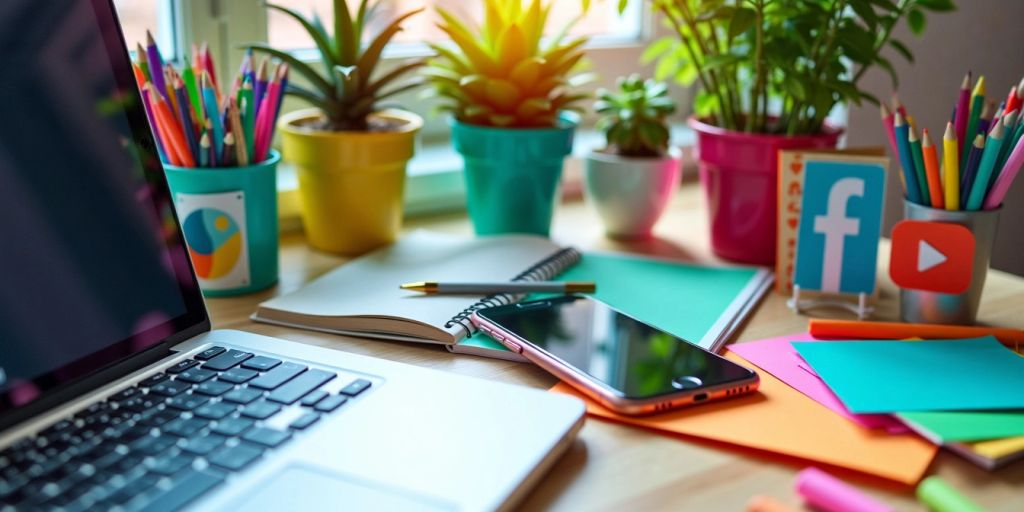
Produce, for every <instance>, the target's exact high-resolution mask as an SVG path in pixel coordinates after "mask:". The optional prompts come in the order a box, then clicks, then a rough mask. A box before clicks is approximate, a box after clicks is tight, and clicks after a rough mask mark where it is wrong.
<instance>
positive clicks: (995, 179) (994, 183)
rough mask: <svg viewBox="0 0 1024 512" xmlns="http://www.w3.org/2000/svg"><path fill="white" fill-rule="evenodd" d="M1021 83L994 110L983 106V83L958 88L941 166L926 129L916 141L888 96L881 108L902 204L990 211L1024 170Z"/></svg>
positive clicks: (966, 81)
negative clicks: (899, 169) (898, 176)
mask: <svg viewBox="0 0 1024 512" xmlns="http://www.w3.org/2000/svg"><path fill="white" fill-rule="evenodd" d="M1022 108H1024V79H1022V80H1021V81H1020V84H1018V85H1016V86H1013V87H1010V93H1009V95H1008V96H1007V97H1006V101H1004V102H1002V103H1001V104H1000V105H999V106H998V107H997V106H996V104H995V102H994V101H986V98H985V77H984V76H982V77H980V78H978V82H977V83H976V84H974V86H973V91H972V86H971V73H970V72H968V73H967V75H966V76H964V80H963V83H962V84H961V85H960V94H959V96H958V97H957V103H956V107H955V108H954V111H953V117H952V119H951V120H950V121H949V122H948V123H946V131H945V134H944V135H943V137H942V153H943V154H942V164H941V169H940V164H939V156H938V149H937V147H936V145H935V143H934V141H933V140H932V137H931V134H929V133H928V129H927V128H925V129H924V130H922V132H921V133H922V135H921V136H920V137H919V136H918V131H917V127H916V126H914V121H913V118H912V117H911V116H909V115H907V110H906V108H904V107H903V105H902V104H900V103H899V99H898V98H897V97H896V96H895V95H893V106H892V108H891V109H890V108H889V107H888V106H887V105H885V104H883V105H882V123H883V124H884V125H885V128H886V131H887V133H888V137H889V144H890V145H891V146H892V151H893V154H895V155H898V156H899V160H900V164H901V166H902V167H903V174H902V176H901V178H902V181H903V186H904V193H905V197H906V198H907V200H909V201H911V202H914V203H917V204H920V205H923V206H930V207H932V208H940V209H946V210H975V211H976V210H983V209H984V210H993V209H996V208H999V206H1000V205H1002V204H1003V199H1004V198H1005V197H1006V192H1007V191H1008V190H1009V189H1010V185H1011V184H1013V180H1014V179H1015V178H1016V177H1017V175H1018V174H1020V171H1021V168H1022V167H1024V119H1022V117H1024V116H1022V115H1021V109H1022Z"/></svg>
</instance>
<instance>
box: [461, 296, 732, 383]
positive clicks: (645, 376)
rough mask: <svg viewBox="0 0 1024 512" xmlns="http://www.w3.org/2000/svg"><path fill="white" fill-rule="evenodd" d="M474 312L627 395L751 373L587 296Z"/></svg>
mask: <svg viewBox="0 0 1024 512" xmlns="http://www.w3.org/2000/svg"><path fill="white" fill-rule="evenodd" d="M479 314H480V315H481V316H483V317H484V318H486V319H487V320H490V321H491V322H493V323H496V324H498V325H500V326H501V327H502V328H503V329H504V330H506V331H508V332H511V333H513V334H515V335H517V336H519V337H520V338H522V339H524V340H526V341H529V342H530V343H532V344H533V345H535V346H537V347H539V348H541V349H543V350H544V351H546V352H548V353H549V354H551V355H553V356H555V357H557V358H559V359H561V360H562V361H564V362H565V363H567V364H569V365H571V366H573V367H575V368H576V369H577V370H579V371H581V372H583V373H586V374H588V375H590V376H591V377H593V378H594V379H596V380H598V381H601V382H603V383H605V384H606V385H608V386H610V387H612V388H614V389H616V390H618V391H619V392H620V393H622V394H623V395H624V396H625V397H627V398H650V397H656V396H659V395H664V394H670V393H676V392H679V391H681V390H687V389H696V388H699V387H707V386H714V385H718V384H726V383H729V382H733V381H740V380H743V379H747V378H750V377H751V375H752V372H751V371H750V370H748V369H746V368H743V367H742V366H739V365H737V364H735V363H733V362H731V361H729V360H727V359H724V358H722V357H719V356H717V355H715V354H712V353H710V352H707V351H705V350H703V349H701V348H700V347H697V346H695V345H692V344H690V343H687V342H686V341H684V340H682V339H680V338H677V337H675V336H673V335H671V334H668V333H666V332H664V331H661V330H658V329H656V328H654V327H651V326H650V325H647V324H645V323H643V322H641V321H639V320H637V319H635V318H633V317H630V316H628V315H625V314H623V313H620V312H618V311H616V310H614V309H612V308H611V307H609V306H608V305H607V304H604V303H603V302H599V301H596V300H593V299H590V298H587V297H578V296H567V297H559V298H555V299H550V300H541V301H531V302H523V303H520V304H513V305H510V306H502V307H497V308H491V309H485V310H483V311H480V312H479Z"/></svg>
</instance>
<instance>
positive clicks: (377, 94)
mask: <svg viewBox="0 0 1024 512" xmlns="http://www.w3.org/2000/svg"><path fill="white" fill-rule="evenodd" d="M267 8H269V9H273V10H275V11H278V12H280V13H282V14H284V15H286V16H287V17H289V18H291V19H292V20H294V21H296V22H298V23H299V24H300V25H302V27H303V28H304V29H305V30H306V32H307V33H308V34H309V36H310V38H312V40H313V42H314V43H316V48H317V51H318V52H319V54H320V61H321V64H322V66H323V71H322V72H318V71H317V70H316V66H315V65H310V64H307V63H305V62H303V61H301V60H299V59H297V58H296V57H295V56H294V55H292V54H291V53H290V52H287V51H283V50H279V49H277V48H273V47H271V46H268V45H266V44H250V45H248V46H249V47H250V48H252V49H253V51H256V52H261V53H265V54H267V55H270V56H272V57H276V58H278V59H280V60H282V61H285V62H287V63H288V64H289V65H290V67H291V69H292V70H293V71H296V72H297V73H299V74H300V75H302V77H303V78H305V79H306V81H308V82H309V86H308V87H307V86H300V85H297V84H294V83H289V84H288V87H287V88H286V89H285V94H287V95H289V96H293V97H296V98H299V99H301V100H303V101H305V102H307V103H309V104H311V105H313V106H314V107H316V108H318V109H319V110H320V111H321V112H322V113H323V119H322V120H321V121H320V123H319V126H315V127H316V128H319V129H323V130H328V131H366V130H368V129H371V128H374V129H380V128H384V129H386V128H388V126H386V125H385V126H371V120H372V117H371V115H372V114H373V113H375V112H376V111H377V109H378V105H379V104H380V102H381V101H382V100H384V99H387V98H391V97H393V96H395V95H397V94H401V93H403V92H406V91H409V90H412V89H415V88H417V87H420V86H421V85H422V84H423V79H422V78H420V77H412V78H408V75H409V74H410V73H412V72H413V71H416V69H417V68H419V67H421V66H422V65H423V64H424V63H423V60H412V61H410V62H407V63H404V64H402V65H400V66H398V67H397V68H395V69H394V70H393V71H390V72H388V73H386V74H384V75H383V76H379V77H376V76H375V75H376V74H377V73H376V71H377V67H378V65H379V64H380V59H381V55H382V53H383V51H384V47H385V46H387V44H388V43H389V42H390V41H391V39H392V38H393V37H394V36H395V35H396V34H398V33H399V32H400V31H401V30H402V23H404V22H405V21H406V20H408V19H409V18H411V17H412V16H415V15H417V14H419V13H421V12H423V9H422V8H420V9H414V10H411V11H408V12H405V13H403V14H400V15H398V16H397V17H395V19H393V20H391V21H390V22H389V23H388V24H387V25H386V26H385V27H384V28H383V29H382V30H381V31H380V32H379V33H377V34H376V35H375V36H374V37H372V38H369V40H368V42H367V43H366V44H364V36H365V35H366V34H365V32H366V27H367V26H368V24H369V23H368V22H369V18H370V17H371V16H372V15H373V2H371V0H360V2H359V4H358V6H357V7H356V9H355V13H353V12H352V11H351V10H350V9H349V4H348V0H334V23H333V25H334V32H333V34H331V33H328V31H327V28H326V27H324V24H323V21H322V20H321V19H320V16H319V15H318V14H316V13H314V14H313V15H312V16H309V17H306V16H304V15H302V14H301V13H299V12H298V11H296V10H295V9H291V8H288V7H285V6H283V5H278V4H267Z"/></svg>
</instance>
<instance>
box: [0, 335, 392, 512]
mask: <svg viewBox="0 0 1024 512" xmlns="http://www.w3.org/2000/svg"><path fill="white" fill-rule="evenodd" d="M342 379H345V380H346V382H340V381H341V380H342ZM371 386H372V382H371V381H370V380H367V379H362V378H354V377H352V376H346V375H339V374H337V373H335V372H331V371H326V370H323V369H316V368H309V367H307V366H305V365H303V364H299V363H295V362H289V361H282V360H280V359H275V358H272V357H266V356H258V355H255V354H252V353H249V352H243V351H240V350H233V349H226V348H223V347H211V348H209V349H207V350H205V351H203V352H200V353H198V354H196V355H195V356H194V357H193V358H191V359H186V360H183V361H180V362H178V363H175V364H174V365H171V366H169V367H167V368H164V370H163V372H161V373H158V374H155V375H153V376H150V377H147V378H145V379H143V380H142V381H140V382H138V383H137V385H135V386H132V387H129V388H126V389H123V390H121V391H118V392H117V393H114V394H113V395H111V396H109V397H107V398H106V399H105V400H103V401H99V402H96V403H94V404H92V405H90V406H89V407H87V408H85V409H83V410H81V411H79V412H78V413H76V414H74V415H73V416H71V417H68V418H66V419H63V420H61V421H58V422H57V423H55V424H53V425H51V426H50V427H48V428H46V429H45V430H43V431H41V432H39V433H38V434H37V435H35V436H34V437H30V438H26V439H23V440H21V441H19V442H17V443H15V444H14V445H12V446H10V447H8V448H6V449H5V450H3V451H0V512H8V511H13V510H18V511H21V510H33V509H47V510H55V509H62V510H69V511H70V510H86V509H96V510H115V509H121V510H176V509H179V508H182V507H183V506H185V505H187V504H188V503H189V502H191V501H193V500H194V499H196V498H198V497H199V496H201V495H203V494H204V493H206V492H207V491H210V490H211V489H213V488H215V487H217V486H218V485H220V484H222V483H223V482H224V481H225V479H226V478H227V476H228V475H230V474H231V473H233V472H237V471H241V470H243V469H245V468H246V467H248V466H249V465H251V464H253V463H254V462H255V461H257V460H259V459H260V458H261V457H262V456H263V455H264V454H266V453H267V452H268V451H271V450H273V449H275V448H278V447H280V446H282V445H284V444H285V443H287V442H288V441H289V440H290V439H291V438H292V437H293V436H295V435H297V434H300V433H301V432H302V431H303V430H305V429H307V428H309V427H311V426H312V425H314V424H315V423H317V421H318V420H320V419H321V417H323V416H324V415H327V414H331V413H333V412H335V411H337V410H339V409H341V408H343V407H344V406H345V405H346V403H347V402H349V401H350V400H352V399H354V398H356V397H362V396H364V395H363V394H364V393H365V392H366V391H367V390H368V389H369V388H370V387H371ZM326 388H331V389H333V391H328V389H326Z"/></svg>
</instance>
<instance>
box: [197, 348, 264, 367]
mask: <svg viewBox="0 0 1024 512" xmlns="http://www.w3.org/2000/svg"><path fill="white" fill-rule="evenodd" d="M251 357H252V353H250V352H243V351H241V350H234V349H232V350H228V351H227V352H225V353H223V354H221V355H219V356H217V357H215V358H213V359H210V360H209V361H207V362H206V364H204V365H203V368H204V369H206V370H214V371H218V372H222V371H224V370H230V369H232V368H234V367H236V366H238V365H239V364H241V363H242V362H243V361H245V360H246V359H249V358H251Z"/></svg>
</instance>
